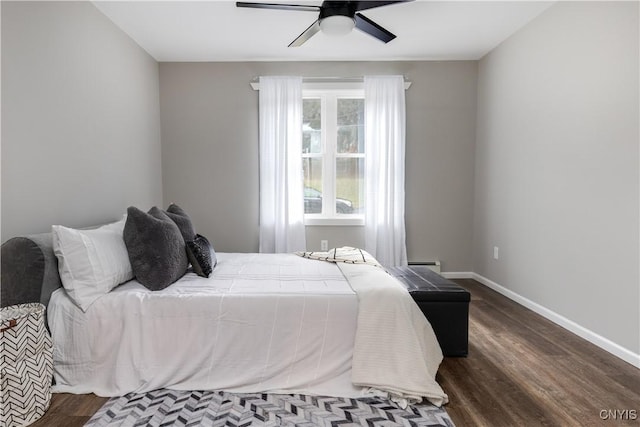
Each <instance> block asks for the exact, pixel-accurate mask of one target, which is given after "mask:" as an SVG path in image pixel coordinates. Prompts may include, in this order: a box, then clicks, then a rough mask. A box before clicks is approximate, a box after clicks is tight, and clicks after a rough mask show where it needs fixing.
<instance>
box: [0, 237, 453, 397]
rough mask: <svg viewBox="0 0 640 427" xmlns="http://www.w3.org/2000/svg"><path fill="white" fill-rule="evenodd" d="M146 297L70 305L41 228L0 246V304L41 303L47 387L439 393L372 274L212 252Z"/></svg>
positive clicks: (420, 336) (395, 289) (126, 295)
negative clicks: (49, 361)
mask: <svg viewBox="0 0 640 427" xmlns="http://www.w3.org/2000/svg"><path fill="white" fill-rule="evenodd" d="M217 257H218V264H217V266H216V267H215V269H214V271H213V273H212V274H211V276H210V277H208V278H204V277H200V276H198V275H196V274H195V273H194V272H193V271H192V270H189V271H188V272H187V274H185V275H184V276H183V277H182V278H180V279H179V280H178V281H177V282H175V283H173V284H172V285H171V286H168V287H166V288H165V289H162V290H159V291H150V290H149V289H147V288H146V287H144V286H142V285H141V284H140V283H139V282H138V281H137V280H135V279H134V280H129V281H127V282H126V283H123V284H121V285H119V286H117V287H115V288H114V289H113V290H111V291H109V292H108V293H106V294H105V295H103V296H101V297H100V298H98V299H96V301H95V302H93V303H92V304H91V306H90V307H89V308H88V309H86V310H81V309H80V308H79V307H78V306H77V305H76V304H74V303H73V302H72V301H71V299H70V298H69V293H68V292H67V291H66V290H65V289H64V288H63V287H62V285H61V280H60V276H59V275H58V274H57V272H58V268H57V265H56V262H57V259H56V256H55V255H54V254H53V250H52V238H51V233H45V234H40V235H32V236H24V237H18V238H14V239H11V240H9V241H7V242H6V243H5V244H3V246H2V305H3V306H6V305H10V304H15V303H19V302H29V301H40V302H42V303H43V304H45V305H46V306H47V307H48V314H47V316H48V325H49V328H50V331H51V334H52V338H53V342H54V382H55V384H54V387H53V391H54V392H70V393H95V394H97V395H100V396H120V395H124V394H126V393H130V392H145V391H150V390H154V389H158V388H171V389H176V390H225V391H230V392H247V393H249V392H273V393H304V394H315V395H331V396H340V397H361V396H366V395H371V394H380V393H384V394H386V395H388V396H389V397H391V398H393V399H395V400H397V401H398V402H400V403H401V404H402V402H406V401H416V400H420V399H426V400H429V401H430V402H432V403H434V404H436V405H437V406H440V405H442V404H443V403H446V402H447V396H446V394H445V393H444V392H443V390H442V389H441V388H440V386H439V385H438V384H437V382H436V381H435V375H436V371H437V368H438V365H439V364H440V362H441V360H442V353H441V351H440V348H439V346H438V343H437V340H436V338H435V335H434V334H433V330H432V329H431V327H430V325H429V323H428V322H427V321H426V319H425V318H424V316H423V315H422V313H421V311H420V309H419V308H418V307H417V305H416V304H415V303H414V302H413V300H412V299H411V297H410V296H409V294H408V292H407V291H406V289H405V288H404V287H403V286H402V285H401V284H399V282H397V280H396V279H394V278H392V277H391V276H390V275H389V274H387V273H386V272H385V271H384V270H383V269H381V268H379V267H375V266H372V265H368V264H366V263H360V264H351V263H335V262H326V261H321V260H311V259H306V258H303V257H300V256H297V255H295V254H231V253H218V254H217Z"/></svg>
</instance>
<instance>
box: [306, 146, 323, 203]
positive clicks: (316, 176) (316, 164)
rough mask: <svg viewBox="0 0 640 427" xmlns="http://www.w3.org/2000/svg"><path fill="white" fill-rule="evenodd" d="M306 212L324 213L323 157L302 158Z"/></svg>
mask: <svg viewBox="0 0 640 427" xmlns="http://www.w3.org/2000/svg"><path fill="white" fill-rule="evenodd" d="M302 170H303V173H304V213H322V159H317V158H309V157H303V158H302Z"/></svg>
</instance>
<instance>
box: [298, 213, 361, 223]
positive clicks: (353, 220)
mask: <svg viewBox="0 0 640 427" xmlns="http://www.w3.org/2000/svg"><path fill="white" fill-rule="evenodd" d="M304 225H311V226H316V225H319V226H363V225H364V217H363V216H359V215H358V216H355V215H354V216H349V217H346V218H342V217H319V216H318V217H312V216H309V215H306V216H305V218H304Z"/></svg>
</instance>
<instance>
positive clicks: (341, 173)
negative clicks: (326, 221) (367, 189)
mask: <svg viewBox="0 0 640 427" xmlns="http://www.w3.org/2000/svg"><path fill="white" fill-rule="evenodd" d="M336 213H338V214H362V213H364V159H363V158H356V157H348V158H338V159H336Z"/></svg>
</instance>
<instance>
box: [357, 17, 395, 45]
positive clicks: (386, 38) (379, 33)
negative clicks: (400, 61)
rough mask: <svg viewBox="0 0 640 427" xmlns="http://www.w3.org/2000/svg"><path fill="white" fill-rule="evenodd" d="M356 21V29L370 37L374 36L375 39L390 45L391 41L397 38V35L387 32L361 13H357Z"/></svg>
mask: <svg viewBox="0 0 640 427" xmlns="http://www.w3.org/2000/svg"><path fill="white" fill-rule="evenodd" d="M355 20H356V28H358V29H359V30H361V31H364V32H365V33H367V34H369V35H372V36H373V37H375V38H377V39H378V40H380V41H382V42H384V43H389V42H390V41H391V40H393V39H395V38H396V36H395V34H393V33H391V32H389V31H388V30H385V29H384V28H382V27H381V26H380V25H378V24H376V23H375V22H373V21H372V20H371V19H369V18H367V17H366V16H364V15H363V14H361V13H356V16H355Z"/></svg>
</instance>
